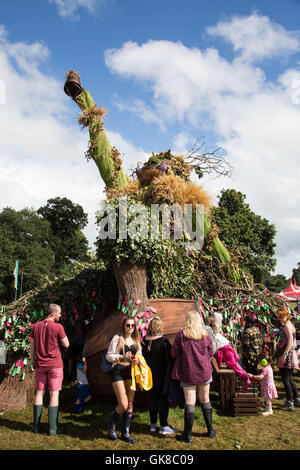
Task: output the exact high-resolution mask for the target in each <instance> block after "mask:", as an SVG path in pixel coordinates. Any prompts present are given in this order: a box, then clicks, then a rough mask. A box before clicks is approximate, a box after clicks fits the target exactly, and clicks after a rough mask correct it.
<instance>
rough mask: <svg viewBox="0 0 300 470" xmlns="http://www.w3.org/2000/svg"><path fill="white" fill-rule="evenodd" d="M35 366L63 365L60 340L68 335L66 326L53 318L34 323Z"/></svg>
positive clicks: (32, 334)
mask: <svg viewBox="0 0 300 470" xmlns="http://www.w3.org/2000/svg"><path fill="white" fill-rule="evenodd" d="M31 337H32V338H33V339H34V345H35V356H36V360H35V363H34V366H35V367H63V362H62V358H61V353H60V348H59V346H60V343H59V340H61V339H63V338H65V337H66V333H65V330H64V327H63V326H62V325H61V324H60V323H56V322H54V321H52V320H43V321H41V322H38V323H35V325H33V331H32V333H31Z"/></svg>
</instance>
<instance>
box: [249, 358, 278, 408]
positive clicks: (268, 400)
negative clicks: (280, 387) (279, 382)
mask: <svg viewBox="0 0 300 470" xmlns="http://www.w3.org/2000/svg"><path fill="white" fill-rule="evenodd" d="M271 362H272V361H271V359H270V360H269V363H268V361H267V360H266V359H262V360H261V364H262V366H263V369H262V371H261V374H260V375H252V374H248V375H249V377H250V379H251V378H253V379H255V380H259V381H260V392H261V396H262V397H263V398H264V400H265V406H266V409H265V411H264V412H263V413H262V415H263V416H269V415H272V414H273V410H272V398H278V394H277V389H276V385H275V382H274V377H273V369H272V367H271V364H270V363H271Z"/></svg>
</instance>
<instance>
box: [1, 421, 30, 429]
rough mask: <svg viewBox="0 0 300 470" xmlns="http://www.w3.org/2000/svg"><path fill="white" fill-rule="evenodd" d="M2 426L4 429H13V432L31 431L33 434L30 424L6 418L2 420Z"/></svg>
mask: <svg viewBox="0 0 300 470" xmlns="http://www.w3.org/2000/svg"><path fill="white" fill-rule="evenodd" d="M0 426H1V427H3V428H8V429H12V430H13V431H29V432H32V427H31V426H30V424H26V423H23V422H22V421H12V420H9V419H5V418H0Z"/></svg>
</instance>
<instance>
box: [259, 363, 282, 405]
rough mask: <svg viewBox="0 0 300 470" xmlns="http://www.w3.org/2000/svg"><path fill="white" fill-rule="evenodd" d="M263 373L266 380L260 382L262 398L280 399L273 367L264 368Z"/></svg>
mask: <svg viewBox="0 0 300 470" xmlns="http://www.w3.org/2000/svg"><path fill="white" fill-rule="evenodd" d="M261 373H262V374H263V376H264V378H263V379H262V380H261V381H260V390H261V395H262V397H263V398H267V399H272V398H278V394H277V389H276V385H275V382H274V377H273V369H272V367H271V366H266V367H264V368H263V370H262V371H261Z"/></svg>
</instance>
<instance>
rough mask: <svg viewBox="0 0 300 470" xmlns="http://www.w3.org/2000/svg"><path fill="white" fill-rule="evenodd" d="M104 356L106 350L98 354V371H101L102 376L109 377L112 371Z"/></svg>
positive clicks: (110, 364)
mask: <svg viewBox="0 0 300 470" xmlns="http://www.w3.org/2000/svg"><path fill="white" fill-rule="evenodd" d="M106 354H107V349H105V350H104V351H102V353H101V354H100V369H101V372H103V374H105V375H110V374H111V370H112V362H109V361H108V360H107V359H106Z"/></svg>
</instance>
